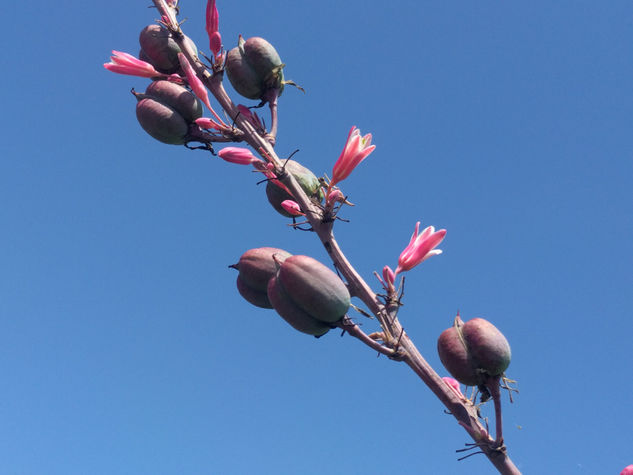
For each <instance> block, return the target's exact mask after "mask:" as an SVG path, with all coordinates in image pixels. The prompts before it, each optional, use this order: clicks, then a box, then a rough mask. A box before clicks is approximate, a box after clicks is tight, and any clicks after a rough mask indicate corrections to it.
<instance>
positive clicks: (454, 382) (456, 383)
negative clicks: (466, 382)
mask: <svg viewBox="0 0 633 475" xmlns="http://www.w3.org/2000/svg"><path fill="white" fill-rule="evenodd" d="M442 379H443V380H444V382H445V383H446V384H448V385H449V386H450V388H451V389H452V390H453V391H455V393H457V394H458V395H459V396H460V397H464V395H463V394H462V390H461V389H460V387H459V381H457V380H456V379H455V378H451V377H449V376H444V377H443V378H442Z"/></svg>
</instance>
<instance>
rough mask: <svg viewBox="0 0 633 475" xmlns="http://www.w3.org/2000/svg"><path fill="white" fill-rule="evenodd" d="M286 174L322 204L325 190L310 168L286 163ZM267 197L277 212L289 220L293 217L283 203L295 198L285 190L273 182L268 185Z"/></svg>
mask: <svg viewBox="0 0 633 475" xmlns="http://www.w3.org/2000/svg"><path fill="white" fill-rule="evenodd" d="M285 170H286V173H291V174H292V176H293V177H294V178H295V180H297V181H298V182H299V185H300V186H301V188H302V189H303V191H305V193H306V194H307V195H308V196H309V197H310V198H313V199H315V200H316V201H318V202H319V203H321V202H322V201H323V197H324V196H323V189H322V188H321V183H320V182H319V179H318V178H317V177H316V176H315V175H314V173H312V172H311V171H310V170H309V169H308V168H306V167H304V166H303V165H301V164H300V163H299V162H295V161H294V160H288V161H286V165H285ZM266 196H267V197H268V201H269V202H270V204H271V205H272V206H273V208H275V210H276V211H277V212H278V213H279V214H281V215H283V216H286V217H288V218H291V217H292V215H291V214H289V213H288V212H287V211H286V210H285V209H283V208H282V207H281V203H282V202H283V201H285V200H292V199H293V197H292V196H291V195H290V194H289V193H288V192H287V191H286V190H285V189H283V188H281V187H279V186H278V185H276V184H275V183H273V182H272V181H269V182H268V183H266Z"/></svg>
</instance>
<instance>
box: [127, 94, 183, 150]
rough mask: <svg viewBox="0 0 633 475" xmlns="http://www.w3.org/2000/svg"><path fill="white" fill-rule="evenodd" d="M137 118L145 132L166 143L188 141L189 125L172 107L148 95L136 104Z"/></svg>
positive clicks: (177, 143) (174, 143)
mask: <svg viewBox="0 0 633 475" xmlns="http://www.w3.org/2000/svg"><path fill="white" fill-rule="evenodd" d="M136 118H137V119H138V121H139V123H140V124H141V127H143V129H145V132H147V133H148V134H150V135H151V136H152V137H154V138H155V139H156V140H159V141H161V142H163V143H166V144H172V145H182V144H184V143H186V142H187V131H188V130H189V126H188V125H187V122H185V119H183V118H182V116H181V115H180V114H179V113H178V112H176V111H175V110H174V109H172V108H171V107H169V106H167V105H165V104H161V103H160V102H158V101H156V100H154V99H152V98H149V97H146V98H144V99H141V100H140V101H139V102H138V103H137V104H136Z"/></svg>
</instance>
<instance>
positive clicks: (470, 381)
mask: <svg viewBox="0 0 633 475" xmlns="http://www.w3.org/2000/svg"><path fill="white" fill-rule="evenodd" d="M437 351H438V353H439V356H440V360H441V361H442V364H443V365H444V367H445V368H446V369H447V370H448V371H449V372H450V373H451V375H453V377H454V378H455V379H457V380H458V381H459V382H460V383H462V384H465V385H467V386H479V385H481V384H483V383H484V380H485V379H486V377H488V376H499V375H501V374H503V372H504V371H505V370H506V368H507V367H508V365H509V364H510V357H511V352H510V345H509V344H508V341H507V340H506V338H505V337H504V336H503V334H502V333H501V332H500V331H499V330H498V329H497V328H496V327H495V326H494V325H493V324H492V323H490V322H488V321H487V320H484V319H483V318H473V319H472V320H469V321H468V322H466V323H464V322H463V321H462V320H461V318H459V315H458V316H457V317H456V318H455V322H454V324H453V326H452V327H451V328H448V329H446V330H444V331H443V332H442V334H441V335H440V337H439V339H438V342H437Z"/></svg>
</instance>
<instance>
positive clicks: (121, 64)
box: [103, 50, 165, 78]
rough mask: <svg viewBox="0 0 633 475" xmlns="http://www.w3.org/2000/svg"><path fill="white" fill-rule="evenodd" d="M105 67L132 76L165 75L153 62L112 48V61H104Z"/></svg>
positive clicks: (149, 76)
mask: <svg viewBox="0 0 633 475" xmlns="http://www.w3.org/2000/svg"><path fill="white" fill-rule="evenodd" d="M103 67H104V68H106V69H107V70H108V71H112V72H113V73H119V74H128V75H130V76H140V77H142V78H155V77H162V76H165V75H164V74H162V73H159V72H158V71H156V69H154V66H152V65H151V64H149V63H147V62H145V61H142V60H140V59H138V58H135V57H134V56H132V55H131V54H129V53H123V52H122V51H115V50H112V56H110V62H109V63H104V64H103Z"/></svg>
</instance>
